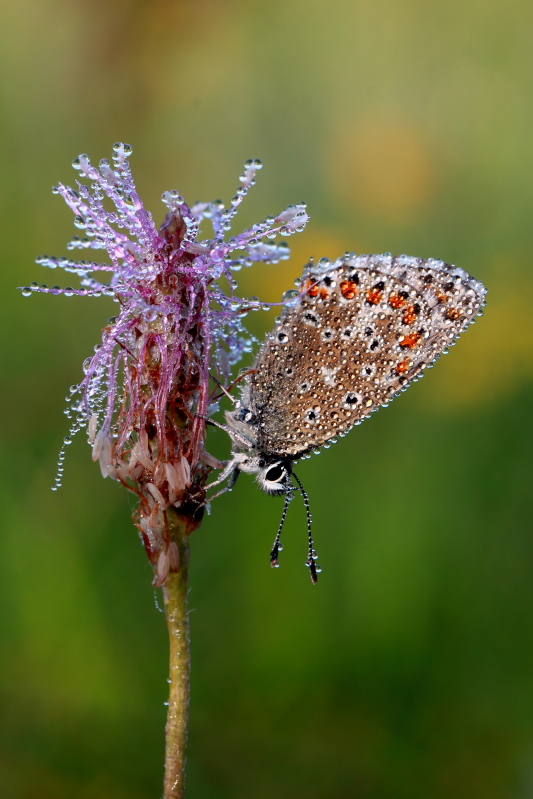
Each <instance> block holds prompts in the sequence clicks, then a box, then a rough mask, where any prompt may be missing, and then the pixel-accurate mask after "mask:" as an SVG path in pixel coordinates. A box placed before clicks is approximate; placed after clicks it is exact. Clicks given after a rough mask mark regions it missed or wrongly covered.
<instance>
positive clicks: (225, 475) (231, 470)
mask: <svg viewBox="0 0 533 799" xmlns="http://www.w3.org/2000/svg"><path fill="white" fill-rule="evenodd" d="M240 473H241V470H240V469H239V466H238V464H237V463H236V462H235V460H231V461H230V462H229V463H228V464H227V466H226V468H225V469H224V471H223V472H222V474H221V475H220V477H219V478H218V480H215V481H214V482H212V483H209V485H207V486H206V491H207V489H208V488H213V487H214V486H217V485H219V484H220V483H223V482H224V480H226V479H227V481H228V484H227V486H225V487H224V488H222V489H221V490H220V491H217V492H216V494H213V496H212V497H209V499H208V500H207V501H208V502H212V501H213V500H214V499H216V498H217V497H220V496H221V495H222V494H225V493H226V491H231V489H232V488H233V486H234V485H235V483H236V482H237V478H238V477H239V475H240Z"/></svg>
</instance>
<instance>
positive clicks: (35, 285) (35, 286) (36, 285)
mask: <svg viewBox="0 0 533 799" xmlns="http://www.w3.org/2000/svg"><path fill="white" fill-rule="evenodd" d="M30 288H31V289H34V290H35V289H38V288H39V284H38V283H36V282H35V281H34V282H33V283H30Z"/></svg>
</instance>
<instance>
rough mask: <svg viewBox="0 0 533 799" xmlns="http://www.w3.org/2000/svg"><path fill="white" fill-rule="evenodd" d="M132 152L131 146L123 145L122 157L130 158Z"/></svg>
mask: <svg viewBox="0 0 533 799" xmlns="http://www.w3.org/2000/svg"><path fill="white" fill-rule="evenodd" d="M132 152H133V147H132V146H131V144H125V145H124V155H125V156H130V155H131V154H132Z"/></svg>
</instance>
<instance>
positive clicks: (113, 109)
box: [0, 0, 533, 799]
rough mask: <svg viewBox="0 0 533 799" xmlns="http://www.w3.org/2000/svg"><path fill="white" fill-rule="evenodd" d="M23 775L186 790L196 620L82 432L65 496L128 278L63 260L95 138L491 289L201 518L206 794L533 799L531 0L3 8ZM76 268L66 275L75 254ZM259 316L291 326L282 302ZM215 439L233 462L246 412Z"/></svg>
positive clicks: (12, 579) (40, 784)
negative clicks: (275, 557) (189, 672)
mask: <svg viewBox="0 0 533 799" xmlns="http://www.w3.org/2000/svg"><path fill="white" fill-rule="evenodd" d="M0 7H1V15H2V22H1V25H0V63H1V68H0V72H1V101H0V105H1V110H0V114H1V124H0V142H1V154H0V158H1V176H2V178H1V182H0V203H1V218H2V222H3V224H2V228H3V230H2V236H1V240H0V246H1V248H2V258H1V264H2V268H1V272H0V279H1V283H2V303H3V305H2V311H1V314H0V325H1V340H2V357H3V365H2V367H1V376H2V379H3V387H2V391H1V392H0V401H1V410H0V415H1V420H2V424H1V428H2V431H1V446H2V458H1V463H2V468H3V475H2V479H1V481H0V491H1V494H2V505H1V507H2V512H1V520H2V525H1V526H2V533H1V538H0V547H1V550H0V551H1V555H0V647H1V652H0V692H1V693H0V735H1V739H2V740H1V747H0V795H1V796H2V797H6V799H37V798H38V799H73V798H74V797H76V799H126V798H127V799H155V798H156V797H159V796H160V793H161V784H162V760H163V748H164V740H163V736H164V732H163V730H164V721H165V707H164V704H163V703H164V701H165V694H166V687H167V686H166V676H167V675H166V672H167V643H166V629H165V625H164V618H163V616H162V615H161V614H160V613H159V612H158V609H157V597H154V590H153V589H152V588H151V585H150V582H151V574H150V570H149V568H148V565H147V563H146V558H145V555H144V552H143V550H142V547H141V546H140V543H139V540H138V537H137V534H136V532H135V530H134V529H133V527H132V525H131V523H130V514H131V510H132V501H131V499H130V498H129V497H128V496H126V495H125V493H124V491H122V490H121V489H120V488H119V486H117V485H116V484H114V483H111V482H110V481H103V480H102V479H101V477H100V475H99V470H98V467H97V466H95V465H94V464H92V463H91V461H90V457H89V454H90V453H89V450H88V448H87V445H86V443H85V441H84V440H83V437H82V436H80V437H79V440H78V441H77V442H76V443H75V444H74V445H73V446H72V447H71V448H70V450H69V452H68V466H67V469H66V478H65V481H64V488H63V489H62V490H61V491H60V492H58V493H56V494H53V493H51V491H50V485H51V483H52V481H53V476H54V470H55V462H56V458H57V452H58V449H59V446H60V442H61V440H62V438H63V436H64V435H65V433H66V430H67V420H66V419H65V417H64V416H63V415H62V409H63V406H64V402H63V398H64V396H65V395H66V393H67V391H68V387H69V386H70V385H71V384H72V383H75V382H77V381H78V380H79V378H80V375H81V363H82V361H83V360H84V358H85V357H86V356H87V355H88V354H89V353H91V352H92V349H93V346H94V344H95V343H96V342H97V340H98V338H99V334H100V333H99V331H100V329H101V327H102V326H103V325H104V324H105V322H106V320H107V318H108V317H109V316H110V315H111V313H112V312H113V307H112V305H111V301H110V300H107V299H105V298H103V299H100V300H94V301H91V300H83V299H79V298H76V297H72V298H64V297H56V298H54V297H51V296H33V297H31V298H29V299H24V298H22V297H21V296H20V294H19V293H18V292H17V291H16V290H15V287H16V286H20V285H27V284H28V283H29V282H31V281H32V280H37V281H38V282H41V281H42V280H45V281H46V280H50V275H49V274H48V273H46V274H45V273H44V272H43V270H42V267H40V266H37V265H35V264H34V263H33V261H34V258H35V257H36V256H38V255H41V254H43V253H49V254H55V255H64V254H66V248H65V243H66V241H67V240H68V239H69V238H70V237H71V235H72V233H73V232H74V228H73V227H72V218H71V213H70V211H68V209H67V208H66V207H65V206H64V205H63V203H62V202H61V200H60V199H59V198H57V197H53V196H52V195H51V194H50V187H51V186H52V185H54V184H55V183H56V182H57V181H58V180H63V181H73V180H74V179H75V173H73V172H72V171H71V169H70V166H69V165H70V162H71V160H72V158H73V157H75V156H76V155H77V154H78V153H80V152H87V153H89V154H90V155H91V157H92V158H93V161H96V162H97V161H98V160H99V159H100V158H101V157H109V156H110V154H111V146H112V144H113V142H114V141H116V140H123V141H127V142H129V143H130V144H131V145H132V146H133V151H134V152H133V157H132V167H133V170H134V175H135V177H136V180H137V185H138V188H139V191H140V193H141V195H142V197H143V198H144V200H145V203H146V205H147V206H148V207H149V208H150V209H151V210H152V211H153V213H154V216H155V218H156V220H157V219H158V218H162V216H163V206H162V204H161V203H160V195H161V193H162V191H163V190H165V189H172V188H177V189H178V190H179V191H180V192H181V193H182V194H184V195H185V197H186V198H188V199H189V200H190V201H194V200H197V199H215V198H218V197H221V198H223V199H224V200H228V199H229V198H230V197H231V196H233V194H234V190H235V188H236V186H237V185H238V175H239V174H240V170H241V167H242V164H243V162H244V160H245V159H246V158H250V157H252V158H261V159H262V160H263V162H264V164H265V168H264V169H263V170H262V172H261V173H260V175H259V180H258V185H257V186H256V187H255V188H254V190H253V193H252V194H251V196H249V198H248V199H247V201H246V203H245V204H244V206H243V209H242V213H241V214H240V216H239V222H240V224H241V225H242V226H243V227H245V226H248V225H249V224H250V223H251V222H253V221H255V220H256V219H262V218H264V216H266V215H267V214H269V213H271V212H276V211H278V210H279V209H281V208H282V207H284V206H285V205H286V204H288V203H290V202H298V201H300V200H302V199H305V200H306V201H307V202H308V207H309V212H310V214H311V223H310V224H309V226H308V229H307V231H306V232H305V233H302V234H298V235H297V236H294V237H293V238H292V239H291V240H290V241H291V242H292V251H293V258H292V260H291V261H290V262H289V263H286V262H285V263H283V264H280V265H279V266H272V267H270V266H257V267H255V268H253V269H251V270H247V271H246V274H242V273H241V275H242V282H241V286H242V289H241V290H242V293H243V294H247V295H252V294H254V295H259V296H260V297H262V298H265V299H266V300H277V299H279V297H280V295H281V293H282V292H283V291H284V290H285V289H287V288H290V287H291V286H292V281H293V279H294V278H295V277H296V276H297V275H298V274H299V272H300V269H301V266H302V264H303V263H305V261H306V260H307V259H308V258H309V256H310V255H314V256H315V257H317V258H318V257H321V256H324V255H326V256H329V257H331V258H334V257H336V256H338V255H339V254H341V253H342V252H344V251H345V250H346V249H350V250H356V251H357V252H369V253H371V252H383V251H386V250H391V251H392V252H393V253H397V254H399V253H403V252H406V253H409V254H411V255H418V256H423V257H438V258H443V259H445V260H447V261H449V262H451V263H457V264H458V265H460V266H462V267H463V268H465V269H467V270H468V271H469V272H471V273H472V274H474V275H475V276H476V277H478V278H480V279H482V280H483V281H484V282H485V283H486V285H487V286H488V287H489V297H488V306H487V310H486V313H485V316H484V317H483V319H480V320H479V322H478V324H477V325H476V326H475V327H474V328H472V329H471V330H469V331H468V333H467V334H465V337H464V339H462V340H461V341H460V342H459V345H458V346H457V347H456V348H454V349H453V350H452V352H451V354H450V355H449V356H448V357H446V358H444V359H442V361H440V362H439V363H438V364H437V367H436V368H435V369H434V370H432V371H431V372H430V373H429V374H428V375H427V376H426V378H425V380H423V381H422V382H421V383H419V384H416V385H415V386H413V387H412V388H410V389H409V391H408V392H407V394H405V395H402V396H401V397H400V398H399V399H398V400H396V401H395V402H394V403H393V405H392V406H391V407H390V408H389V409H388V410H387V411H381V412H380V413H378V414H377V415H375V416H373V417H372V418H371V420H369V421H367V422H366V423H365V424H364V425H363V426H362V427H360V428H357V429H356V430H355V431H353V432H352V433H351V434H350V436H348V437H347V438H345V439H343V440H342V441H341V442H340V443H338V444H337V445H336V446H335V447H333V448H331V449H329V450H327V451H325V452H323V453H322V454H321V455H320V457H317V458H313V459H312V460H311V461H308V462H304V464H303V465H302V466H301V468H300V470H299V472H300V476H301V478H302V480H303V481H304V484H305V485H306V487H307V489H308V491H309V493H310V496H311V502H312V509H313V513H314V520H315V534H316V545H317V548H318V550H319V554H320V562H321V564H322V566H323V568H324V571H323V574H322V575H321V579H320V582H319V585H318V586H316V587H313V586H312V585H311V583H310V581H309V577H308V573H307V570H306V569H305V568H304V567H303V562H304V560H305V546H306V544H305V526H304V513H303V508H301V507H298V505H297V503H294V505H293V506H292V507H291V513H290V518H289V520H288V524H287V529H286V534H285V550H284V552H283V561H282V567H281V568H280V569H279V570H277V571H273V570H271V569H270V568H269V560H268V554H269V550H270V546H271V543H272V539H273V536H274V533H275V530H276V526H277V523H278V519H279V515H280V512H281V501H280V500H276V499H272V498H269V497H266V496H264V495H262V494H261V493H260V492H259V491H258V490H257V489H256V488H255V486H254V484H253V481H252V480H251V479H249V478H246V477H243V478H241V480H240V481H239V484H238V486H237V487H236V489H235V491H234V492H233V493H232V494H231V495H226V496H224V497H222V498H221V499H220V500H217V502H216V503H215V505H214V507H213V512H212V515H211V516H210V517H208V518H207V519H206V520H205V523H204V524H203V525H202V527H201V528H200V529H199V530H198V531H197V532H195V533H194V538H193V541H192V577H191V584H192V588H191V594H190V597H191V607H192V608H193V609H194V612H193V613H192V616H191V623H192V657H193V680H192V705H191V732H190V755H189V781H188V795H189V796H190V797H191V799H230V797H231V799H267V797H268V798H269V799H270V797H273V796H275V797H277V798H278V799H299V797H306V799H323V798H324V797H328V799H452V797H453V799H531V797H533V635H532V627H533V531H532V529H531V527H532V525H531V519H532V513H533V508H532V504H533V502H532V499H533V492H532V488H531V486H532V480H531V478H532V474H531V462H532V458H533V421H532V420H533V413H532V399H533V380H532V378H533V350H532V343H533V334H532V331H531V322H532V314H531V307H532V297H533V277H532V274H531V268H532V264H531V253H532V251H533V225H532V220H533V140H532V136H531V130H532V129H533V102H532V99H531V96H532V85H533V51H532V47H531V41H532V36H533V6H532V5H531V3H530V2H527V1H526V0H448V1H447V2H445V3H437V2H427V0H327V2H326V0H269V2H260V1H259V0H247V1H246V0H225V1H224V2H222V1H221V0H182V1H179V0H174V1H172V0H105V2H104V0H87V1H86V2H84V3H81V2H67V0H17V2H12V0H2V2H1V4H0ZM58 277H59V276H58ZM249 323H250V328H251V329H252V330H253V331H254V332H255V333H256V334H257V335H258V336H260V335H262V334H263V332H264V331H265V330H266V329H268V327H269V326H270V325H271V324H272V318H271V317H269V314H267V313H264V312H260V313H257V314H252V315H251V316H250V319H249ZM211 449H212V450H213V451H216V452H217V453H218V454H219V455H220V456H223V455H225V454H227V452H228V442H227V439H226V437H225V436H224V434H223V433H219V432H214V433H213V434H212V441H211Z"/></svg>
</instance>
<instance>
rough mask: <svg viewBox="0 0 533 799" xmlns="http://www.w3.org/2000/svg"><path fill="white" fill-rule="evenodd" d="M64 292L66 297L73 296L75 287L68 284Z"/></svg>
mask: <svg viewBox="0 0 533 799" xmlns="http://www.w3.org/2000/svg"><path fill="white" fill-rule="evenodd" d="M63 294H64V295H65V297H72V295H73V294H74V289H73V288H72V286H66V287H65V288H64V289H63Z"/></svg>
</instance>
